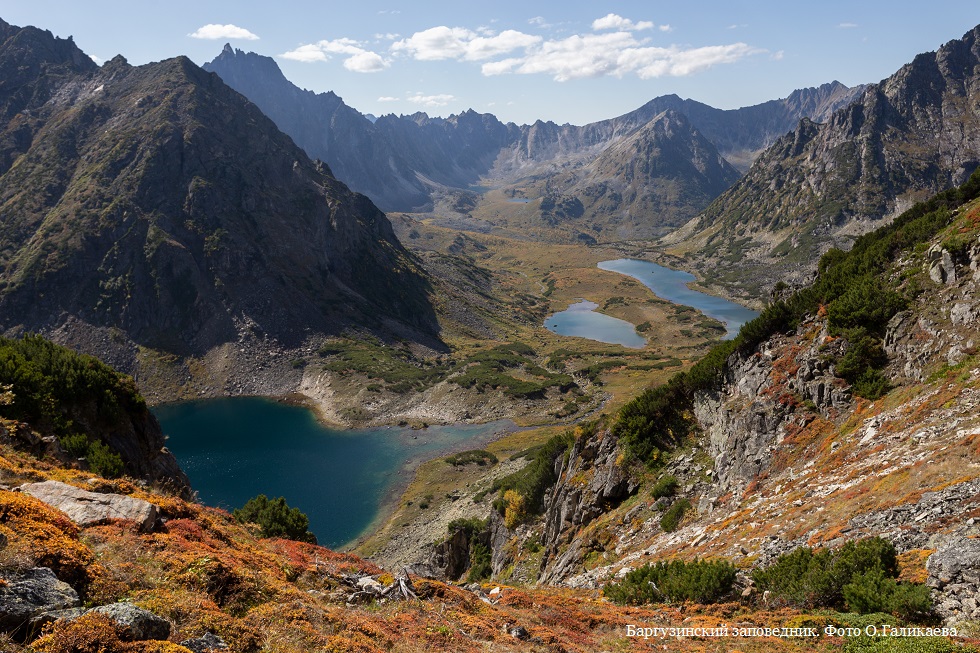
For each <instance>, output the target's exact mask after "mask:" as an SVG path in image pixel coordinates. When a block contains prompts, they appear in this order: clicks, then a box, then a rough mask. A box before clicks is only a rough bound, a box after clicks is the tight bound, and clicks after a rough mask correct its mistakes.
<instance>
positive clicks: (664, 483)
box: [650, 474, 678, 499]
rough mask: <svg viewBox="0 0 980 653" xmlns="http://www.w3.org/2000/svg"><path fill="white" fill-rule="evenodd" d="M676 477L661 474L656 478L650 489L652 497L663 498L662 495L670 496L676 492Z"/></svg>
mask: <svg viewBox="0 0 980 653" xmlns="http://www.w3.org/2000/svg"><path fill="white" fill-rule="evenodd" d="M677 486H678V483H677V477H676V476H673V475H671V474H667V475H666V476H661V477H660V478H658V479H657V482H656V483H655V484H654V486H653V489H652V490H650V495H651V496H652V497H653V498H654V499H663V498H664V497H672V496H674V494H675V493H676V492H677Z"/></svg>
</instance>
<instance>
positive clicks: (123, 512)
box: [19, 481, 160, 531]
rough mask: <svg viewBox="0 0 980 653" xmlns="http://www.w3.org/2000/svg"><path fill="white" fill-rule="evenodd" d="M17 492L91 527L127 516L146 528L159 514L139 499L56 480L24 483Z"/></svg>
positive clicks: (80, 524) (153, 522)
mask: <svg viewBox="0 0 980 653" xmlns="http://www.w3.org/2000/svg"><path fill="white" fill-rule="evenodd" d="M19 489H20V491H21V492H24V493H25V494H29V495H31V496H32V497H35V498H36V499H40V500H41V501H43V502H44V503H46V504H48V505H49V506H52V507H53V508H57V509H58V510H60V511H61V512H63V513H65V514H66V515H68V517H69V518H70V519H71V520H72V521H73V522H75V523H76V524H78V525H79V526H94V525H95V524H101V523H104V522H106V521H108V520H110V519H128V520H131V521H134V522H136V523H137V524H139V525H140V530H143V531H149V530H150V529H152V528H153V524H155V523H156V520H157V517H158V516H159V515H160V509H159V508H158V507H157V506H155V505H153V504H152V503H150V502H149V501H143V500H142V499H135V498H133V497H128V496H125V495H122V494H100V493H98V492H89V491H87V490H83V489H81V488H77V487H75V486H74V485H68V484H67V483H61V482H59V481H44V482H42V483H28V484H27V485H22V486H20V488H19Z"/></svg>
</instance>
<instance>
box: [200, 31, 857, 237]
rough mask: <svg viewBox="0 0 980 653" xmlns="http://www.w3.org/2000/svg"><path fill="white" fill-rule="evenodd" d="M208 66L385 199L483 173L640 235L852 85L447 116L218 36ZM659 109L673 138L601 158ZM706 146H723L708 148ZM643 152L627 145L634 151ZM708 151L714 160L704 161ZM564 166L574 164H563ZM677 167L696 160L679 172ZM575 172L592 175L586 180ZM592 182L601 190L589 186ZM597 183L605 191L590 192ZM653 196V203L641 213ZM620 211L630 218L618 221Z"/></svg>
mask: <svg viewBox="0 0 980 653" xmlns="http://www.w3.org/2000/svg"><path fill="white" fill-rule="evenodd" d="M205 69H207V70H210V71H213V72H216V73H218V74H219V75H221V76H222V78H223V79H224V80H225V81H226V82H227V83H228V84H229V85H230V86H232V87H233V88H236V89H237V90H239V91H240V92H241V93H243V94H244V95H245V96H247V97H249V98H250V99H251V100H252V101H253V102H255V103H256V104H257V105H258V106H259V108H261V109H262V110H263V111H264V112H265V113H266V114H267V115H269V117H271V118H272V119H273V120H274V121H275V122H276V123H277V124H278V125H279V127H280V128H281V129H282V130H283V131H284V132H286V133H287V134H289V135H291V136H292V137H293V138H294V140H296V142H297V143H298V144H299V145H301V146H302V147H303V148H304V149H306V151H307V153H308V154H310V156H313V157H318V158H321V159H323V160H324V161H326V162H327V163H328V164H329V165H330V166H331V169H333V170H334V171H335V173H336V174H337V176H338V178H340V179H341V180H343V181H345V182H346V183H348V184H350V186H351V187H352V188H354V189H356V190H358V191H360V192H363V193H365V194H368V195H369V196H371V197H372V198H373V199H374V200H375V201H377V202H378V204H379V206H381V207H382V208H384V209H386V210H395V211H420V210H421V211H425V210H429V209H430V208H431V205H432V202H433V198H434V197H435V196H436V195H438V193H440V192H443V191H445V190H447V189H450V190H452V189H455V190H462V191H467V190H468V189H469V188H471V187H472V186H473V185H474V184H476V183H477V182H479V181H480V180H481V179H491V180H493V182H494V184H496V185H499V186H501V187H509V188H510V192H512V193H517V194H519V195H529V194H534V193H541V194H543V195H542V197H544V196H546V195H547V194H549V193H550V194H551V195H552V199H551V200H546V201H545V204H546V206H547V205H548V204H549V203H554V202H562V201H566V200H567V201H572V202H573V203H580V204H582V206H583V209H582V212H581V213H580V214H579V217H584V218H585V219H586V221H587V222H588V223H589V224H591V225H592V227H593V229H592V231H593V233H595V234H596V235H597V236H599V237H600V238H601V237H603V236H608V237H609V238H613V239H616V238H620V237H649V236H651V235H653V234H654V233H662V232H663V230H664V229H665V228H669V227H671V226H676V225H678V224H681V223H683V222H684V221H686V220H687V219H689V218H690V217H692V216H693V215H694V214H695V213H697V211H699V210H701V209H703V208H704V207H705V206H707V203H708V202H710V201H711V200H712V199H713V198H714V197H716V196H717V194H718V193H719V192H720V191H721V190H723V189H724V188H727V187H728V186H729V185H731V183H733V182H734V180H735V179H736V178H737V171H736V172H735V173H734V176H733V171H734V170H735V169H734V168H732V167H731V165H730V164H729V163H728V162H727V161H722V160H721V159H722V157H724V156H728V157H731V160H732V161H735V162H736V163H738V164H739V165H740V166H741V167H742V169H743V170H744V169H746V168H747V167H748V163H749V162H750V161H751V160H752V159H753V158H754V157H755V156H756V155H757V154H758V152H759V151H760V150H761V149H763V148H764V147H765V146H767V145H768V144H769V143H771V142H772V141H773V140H774V139H775V138H777V137H778V136H780V135H782V134H784V133H786V132H787V131H789V130H791V129H793V128H794V127H795V126H796V124H797V122H798V121H799V120H800V119H801V118H803V117H812V118H814V119H823V118H824V117H826V116H827V115H829V113H830V112H831V111H832V110H833V109H835V108H837V107H839V106H843V105H844V104H846V103H848V102H849V101H850V100H852V99H853V98H854V97H855V96H856V95H857V94H858V93H859V92H860V90H861V89H860V88H855V89H849V88H847V87H845V86H844V85H842V84H840V83H838V82H833V83H831V84H825V85H823V86H821V87H819V88H815V89H803V90H799V91H795V92H794V93H793V94H791V95H790V96H789V97H788V98H785V99H783V100H773V101H771V102H766V103H763V104H760V105H757V106H754V107H746V108H743V109H735V110H720V109H714V108H712V107H709V106H707V105H704V104H701V103H699V102H694V101H692V100H681V99H680V98H678V97H677V96H664V97H661V98H656V99H654V100H652V101H651V102H649V103H647V104H646V105H644V106H643V107H640V108H639V109H637V110H635V111H632V112H630V113H627V114H625V115H623V116H620V117H618V118H613V119H609V120H604V121H600V122H596V123H591V124H589V125H584V126H574V125H567V124H566V125H557V124H555V123H553V122H544V121H540V120H539V121H536V122H535V123H533V124H531V125H522V126H517V125H514V124H513V123H507V124H504V123H502V122H501V121H499V120H498V119H497V118H496V117H495V116H493V115H491V114H480V113H477V112H475V111H472V110H470V111H465V112H463V113H461V114H459V115H452V116H450V117H448V118H445V119H442V118H430V117H429V116H428V115H426V114H424V113H416V114H413V115H411V116H395V115H386V116H381V117H379V118H377V119H376V120H375V121H374V122H373V123H372V121H371V120H368V119H367V118H365V117H364V116H362V115H361V114H360V113H359V112H357V111H356V110H354V109H352V108H351V107H348V106H347V105H346V104H344V103H343V101H342V100H341V99H340V98H339V97H337V96H336V95H335V94H334V93H332V92H328V93H321V94H314V93H311V92H309V91H301V90H299V89H298V88H297V87H295V86H294V85H293V84H292V83H290V82H289V81H288V80H287V79H286V78H285V76H284V75H283V74H282V72H281V71H280V70H279V67H278V66H277V65H276V63H275V61H274V60H272V59H271V58H269V57H264V56H261V55H257V54H255V53H245V52H242V51H241V50H234V49H232V48H231V47H230V46H225V48H224V50H223V51H222V52H221V54H219V55H218V57H216V58H215V59H214V60H213V61H211V62H210V63H208V64H205ZM668 111H669V112H672V113H673V114H683V115H684V116H685V120H684V123H683V125H682V124H681V123H677V120H678V119H677V118H676V117H675V118H673V120H674V128H673V129H672V130H671V132H670V134H667V133H664V132H661V133H660V134H659V136H658V138H660V139H663V138H667V139H668V140H669V139H672V138H675V137H679V138H681V141H679V142H677V143H667V142H666V141H664V142H663V143H662V144H661V145H662V147H661V145H657V146H656V147H653V146H650V147H647V148H645V151H647V152H649V153H650V154H651V155H652V156H653V157H654V159H655V160H651V161H650V162H649V163H646V164H645V163H640V164H639V165H638V166H637V167H635V168H634V169H633V171H632V172H633V173H634V177H632V178H631V179H629V180H627V179H622V178H619V177H617V176H616V174H614V173H613V172H612V171H611V169H610V167H609V165H608V164H607V163H604V162H603V160H601V157H602V155H603V153H604V152H607V151H611V148H614V147H621V145H620V141H621V140H623V139H630V138H637V134H638V133H639V132H640V131H642V130H644V129H645V128H646V127H647V126H648V125H650V124H651V123H653V122H654V121H656V120H658V119H659V118H660V116H662V114H664V112H668ZM682 126H683V130H684V132H685V133H684V134H683V136H682V137H681V136H680V132H679V131H678V129H679V128H681V127H682ZM655 132H656V130H653V131H650V132H648V134H647V136H646V137H644V138H647V139H649V136H650V134H652V133H655ZM693 132H700V135H695V134H694V133H693ZM694 141H698V143H699V144H698V146H697V150H698V152H699V153H698V154H697V155H692V156H694V159H691V158H688V159H685V160H683V161H682V160H680V159H677V158H676V155H677V154H678V153H679V152H681V151H683V150H685V148H687V147H688V146H687V145H685V144H684V143H688V144H689V143H691V142H694ZM709 148H710V149H719V150H721V154H717V153H710V154H709V153H707V149H709ZM663 151H670V152H672V153H673V155H672V157H673V159H672V163H675V164H677V165H676V166H675V167H671V166H669V165H668V166H665V162H666V161H667V160H668V159H669V158H671V157H667V158H664V156H662V152H663ZM642 154H643V152H641V151H634V155H642ZM607 159H608V157H607ZM695 159H696V160H695ZM709 159H711V160H712V163H711V164H710V165H706V161H708V160H709ZM614 167H615V166H614ZM570 168H574V169H576V172H575V174H574V175H572V176H569V174H568V171H569V169H570ZM684 170H687V171H696V172H694V173H693V176H685V175H684V174H682V171H684ZM637 174H638V175H639V176H636V175H637ZM610 175H612V176H610ZM649 175H653V176H649ZM573 177H574V178H573ZM583 178H588V179H590V180H591V181H592V182H593V183H591V184H586V186H585V187H583V186H582V185H581V182H582V179H583ZM600 182H601V184H600V185H602V186H603V188H607V190H603V189H602V188H597V187H596V184H599V183H600ZM610 187H612V188H615V190H614V191H612V192H613V193H618V194H619V196H620V197H619V199H622V198H621V195H622V193H623V192H625V193H626V195H628V196H630V197H632V198H633V200H626V201H625V203H624V204H622V205H617V209H616V214H615V215H607V214H604V213H602V212H601V210H600V207H601V206H606V205H608V204H609V203H610V201H611V200H610V198H614V199H615V196H614V195H613V194H611V193H610V191H609V190H608V188H610ZM580 191H582V192H587V193H591V194H592V195H591V196H590V195H588V194H586V195H583V194H581V193H580ZM597 194H599V195H605V196H606V199H605V200H604V201H602V202H598V203H597V202H596V201H595V196H596V195H597ZM566 196H568V197H566ZM616 201H618V200H616ZM682 204H683V206H681V205H682ZM590 207H595V208H596V210H595V211H592V210H590ZM651 207H655V208H656V211H657V212H656V213H653V214H648V213H645V212H646V211H647V210H648V209H650V208H651ZM675 207H676V208H677V210H675ZM573 213H575V211H573ZM549 216H550V217H553V214H549V213H548V211H547V210H545V211H542V214H541V218H542V220H544V221H548V220H549V219H550V217H549ZM624 220H625V222H627V223H630V224H631V226H628V227H624Z"/></svg>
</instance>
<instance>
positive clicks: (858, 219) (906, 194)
mask: <svg viewBox="0 0 980 653" xmlns="http://www.w3.org/2000/svg"><path fill="white" fill-rule="evenodd" d="M977 36H978V28H974V29H973V30H971V31H969V32H967V33H966V34H965V35H964V37H963V38H962V39H957V40H954V41H950V42H949V43H946V44H945V45H943V46H942V47H941V48H939V50H937V51H936V52H928V53H923V54H920V55H918V56H916V57H915V58H914V59H913V61H911V62H910V63H908V64H906V65H905V66H903V67H902V68H901V69H899V70H898V71H897V72H896V73H895V74H893V75H891V76H890V77H888V78H887V79H885V80H882V81H881V82H880V83H878V84H873V85H870V86H868V87H866V88H864V89H863V91H862V93H861V94H860V97H858V98H857V99H856V101H854V102H853V103H849V104H847V105H846V106H842V107H840V108H838V109H837V110H836V111H835V112H834V113H833V114H831V115H830V117H829V119H827V120H826V122H825V123H824V124H821V125H815V124H814V123H809V122H803V123H800V125H799V126H798V127H797V128H796V129H795V130H794V132H793V133H792V134H789V135H787V136H785V137H784V138H782V139H780V140H778V141H777V142H776V143H775V144H774V145H773V147H772V148H771V149H770V150H768V151H767V152H766V153H765V154H764V155H763V156H762V157H760V158H759V160H758V161H757V162H756V163H755V165H754V166H753V167H752V169H751V170H749V172H748V173H747V174H746V175H745V177H743V178H742V179H741V180H740V181H739V182H738V183H737V184H735V185H734V186H733V187H732V188H731V189H730V190H728V191H726V192H725V193H724V194H723V195H722V196H720V197H719V198H718V199H717V200H715V202H714V203H713V204H712V205H711V206H710V207H708V209H707V210H706V211H705V212H704V214H703V215H702V216H701V217H700V218H699V219H698V221H697V223H694V224H692V225H690V226H689V227H688V228H685V230H684V232H682V233H687V234H695V233H697V232H703V231H704V230H706V229H714V230H716V231H717V233H715V235H713V236H712V242H711V243H710V244H709V248H710V251H711V252H713V254H712V255H711V256H710V257H707V258H703V259H700V262H699V263H697V265H703V266H710V267H712V269H715V267H716V264H717V263H718V260H717V258H718V256H719V255H720V256H722V257H729V258H730V259H731V260H740V261H741V260H743V259H746V258H748V259H749V260H758V261H759V262H760V263H762V264H763V265H764V267H765V273H764V274H770V273H771V274H773V275H774V276H773V277H772V278H771V279H770V282H771V283H775V280H777V279H780V278H783V276H784V273H785V272H786V271H787V270H784V269H783V268H782V267H781V266H780V262H781V261H783V262H785V265H786V266H787V267H788V268H789V269H790V270H789V271H790V273H792V274H803V275H805V274H808V273H809V270H810V269H812V266H813V265H814V264H815V263H816V260H817V257H818V256H819V255H820V253H821V252H822V251H824V250H826V249H827V248H828V247H830V246H838V247H842V248H845V249H846V248H847V247H849V244H850V242H851V240H852V239H853V238H854V236H855V235H858V234H860V233H863V232H865V231H868V230H870V229H872V228H874V226H876V225H877V224H879V223H880V222H879V221H881V220H888V219H890V218H891V217H893V216H894V215H895V214H896V213H898V212H900V211H901V210H903V209H904V208H906V207H908V206H909V205H910V204H911V203H912V202H913V201H914V200H915V199H917V198H919V197H922V196H923V195H928V194H932V193H935V192H938V191H940V190H942V189H945V188H949V187H950V186H953V185H956V184H960V183H963V182H964V181H966V179H967V178H968V177H969V176H970V174H971V173H972V172H973V170H974V169H976V168H977V166H978V165H980V107H978V105H977V103H976V102H975V98H974V96H975V95H976V92H977V91H976V89H977V88H978V84H980V47H978V39H977ZM790 226H793V228H794V230H795V231H794V233H781V234H774V232H775V231H777V230H781V229H786V228H787V227H790ZM747 235H749V236H750V239H749V240H748V241H746V240H745V238H746V236H747ZM695 240H697V237H696V236H694V237H693V238H692V239H691V243H692V245H691V246H692V248H697V247H700V246H702V245H700V244H697V245H695V244H693V243H694V241H695ZM736 243H737V244H736ZM719 248H721V249H719ZM722 250H724V252H725V253H724V254H721V252H722ZM709 259H710V260H709ZM801 263H804V265H802V266H801V265H800V264H801ZM742 267H743V274H749V275H754V276H758V272H759V270H758V269H755V268H753V269H752V271H751V272H749V271H748V270H747V268H745V267H744V266H742ZM758 282H762V283H763V285H764V284H765V282H764V281H763V280H762V279H754V281H753V283H758Z"/></svg>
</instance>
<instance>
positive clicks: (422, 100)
mask: <svg viewBox="0 0 980 653" xmlns="http://www.w3.org/2000/svg"><path fill="white" fill-rule="evenodd" d="M405 99H406V100H408V101H409V102H413V103H415V104H421V105H422V106H424V107H429V108H433V109H435V108H438V107H444V106H446V105H447V104H449V103H450V102H452V101H453V100H455V99H456V96H455V95H449V94H445V93H444V94H441V95H422V94H421V93H416V94H415V95H410V96H409V97H407V98H405Z"/></svg>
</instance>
